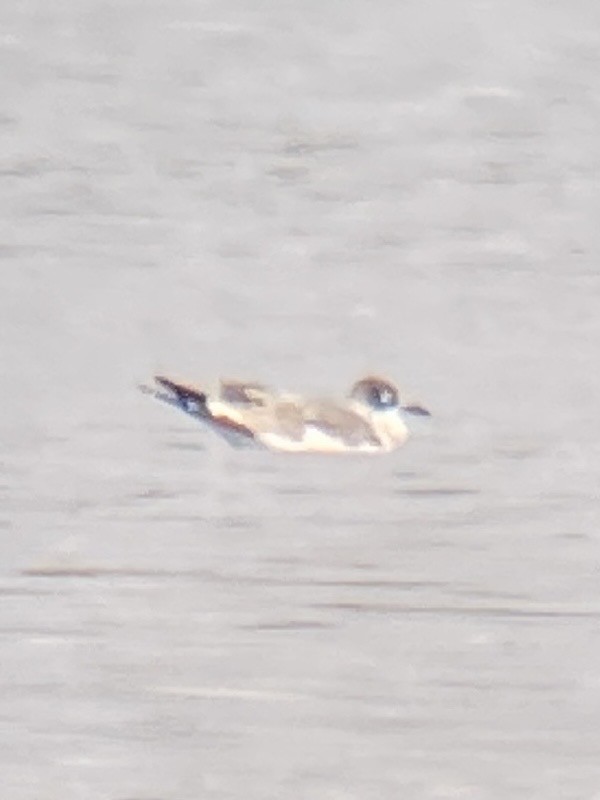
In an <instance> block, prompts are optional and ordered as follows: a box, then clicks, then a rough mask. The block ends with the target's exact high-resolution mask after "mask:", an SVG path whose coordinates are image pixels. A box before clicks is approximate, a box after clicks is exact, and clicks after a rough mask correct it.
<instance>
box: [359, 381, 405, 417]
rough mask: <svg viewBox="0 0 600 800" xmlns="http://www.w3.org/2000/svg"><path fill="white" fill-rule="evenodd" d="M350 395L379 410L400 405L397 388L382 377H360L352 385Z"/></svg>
mask: <svg viewBox="0 0 600 800" xmlns="http://www.w3.org/2000/svg"><path fill="white" fill-rule="evenodd" d="M350 397H352V398H353V399H354V400H358V401H359V402H361V403H364V404H365V405H367V406H369V407H370V408H373V409H375V410H379V411H382V410H384V409H386V408H398V406H399V405H400V398H399V396H398V389H396V387H395V386H394V384H393V383H390V381H387V380H385V379H384V378H375V377H371V376H370V377H368V378H362V379H361V380H360V381H357V382H356V383H355V384H354V386H353V387H352V389H351V391H350Z"/></svg>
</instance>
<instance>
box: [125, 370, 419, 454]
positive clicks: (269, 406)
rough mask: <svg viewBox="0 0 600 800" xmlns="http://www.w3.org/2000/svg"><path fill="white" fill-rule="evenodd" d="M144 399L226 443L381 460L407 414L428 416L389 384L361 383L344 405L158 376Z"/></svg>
mask: <svg viewBox="0 0 600 800" xmlns="http://www.w3.org/2000/svg"><path fill="white" fill-rule="evenodd" d="M154 380H155V386H141V387H140V388H141V389H142V391H144V392H145V393H147V394H151V395H152V396H153V397H155V398H157V399H158V400H161V401H163V402H165V403H168V404H169V405H173V406H175V407H176V408H179V409H181V410H182V411H184V412H185V413H187V414H189V415H190V416H192V417H195V418H196V419H198V420H200V421H202V422H204V423H206V424H208V425H209V426H210V427H211V428H213V429H214V430H215V431H216V432H217V433H219V434H221V435H222V436H224V437H225V438H226V439H227V440H228V441H229V442H230V443H232V444H236V445H240V444H243V443H255V444H259V445H262V446H263V447H266V448H268V449H270V450H279V451H285V452H291V453H300V452H318V453H357V452H358V453H386V452H390V451H391V450H395V449H396V448H398V447H400V446H401V445H402V444H404V442H405V441H406V439H407V438H408V435H409V433H408V428H407V426H406V424H405V415H406V414H415V415H418V416H430V414H429V411H427V410H426V409H425V408H423V407H422V406H419V405H403V404H401V402H400V397H399V394H398V389H397V388H396V386H395V385H394V384H393V383H392V382H391V381H389V380H386V379H384V378H378V377H374V376H369V377H366V378H361V380H359V381H357V382H356V383H355V384H354V385H353V386H352V388H351V390H350V393H349V394H348V396H347V397H346V398H344V399H343V400H329V399H319V398H305V397H302V396H300V395H296V394H290V393H288V392H283V391H274V390H272V389H270V388H269V387H267V386H265V385H264V384H261V383H253V382H245V381H232V380H222V381H221V382H220V384H219V386H218V387H217V389H216V390H215V391H207V390H204V389H201V388H198V387H195V386H192V385H190V384H186V383H180V382H179V381H175V380H172V379H171V378H166V377H164V376H162V375H157V376H155V378H154Z"/></svg>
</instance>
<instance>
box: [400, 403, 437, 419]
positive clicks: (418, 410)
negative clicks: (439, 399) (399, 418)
mask: <svg viewBox="0 0 600 800" xmlns="http://www.w3.org/2000/svg"><path fill="white" fill-rule="evenodd" d="M402 411H406V413H407V414H413V415H414V416H415V417H430V416H431V412H430V411H427V409H426V408H423V406H419V405H414V404H411V405H409V406H402Z"/></svg>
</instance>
